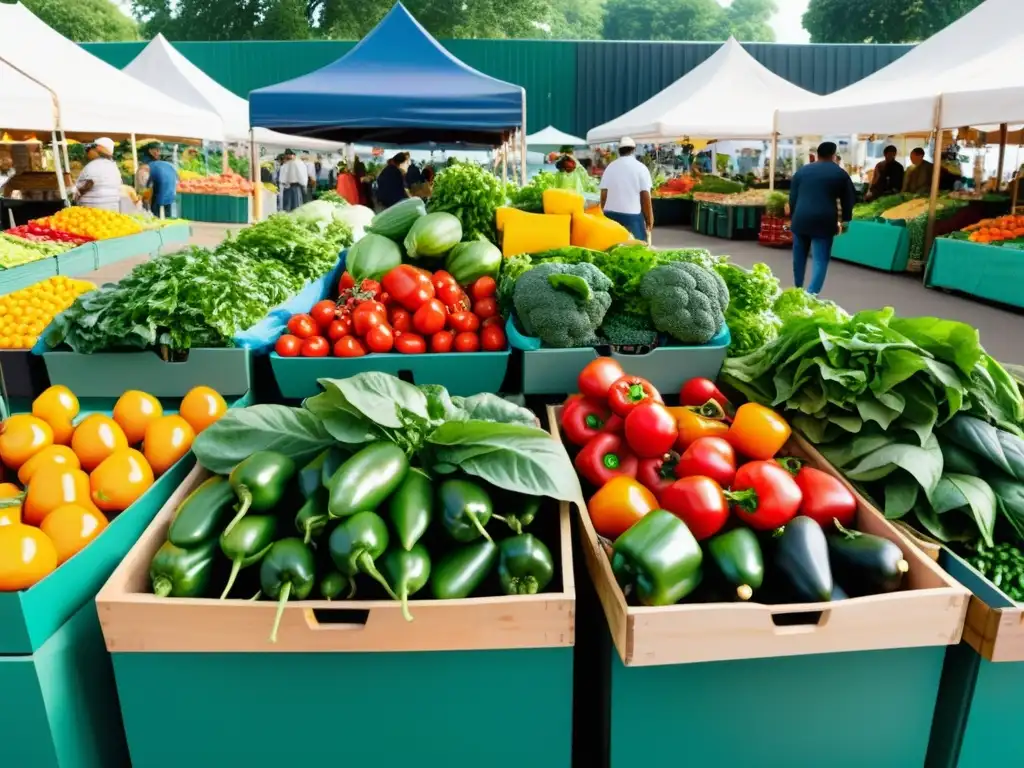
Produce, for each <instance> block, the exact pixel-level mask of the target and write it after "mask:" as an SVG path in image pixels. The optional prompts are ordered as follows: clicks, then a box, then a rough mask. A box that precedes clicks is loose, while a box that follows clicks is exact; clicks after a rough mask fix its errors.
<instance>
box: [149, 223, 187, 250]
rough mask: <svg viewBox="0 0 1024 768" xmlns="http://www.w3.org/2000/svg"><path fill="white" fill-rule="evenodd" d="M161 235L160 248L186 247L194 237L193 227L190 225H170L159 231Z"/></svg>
mask: <svg viewBox="0 0 1024 768" xmlns="http://www.w3.org/2000/svg"><path fill="white" fill-rule="evenodd" d="M157 232H158V233H159V234H160V246H161V247H163V248H166V247H167V246H169V245H184V244H185V243H187V242H188V241H189V238H191V237H192V227H191V226H189V225H188V224H168V225H167V226H166V227H161V228H160V229H158V230H157Z"/></svg>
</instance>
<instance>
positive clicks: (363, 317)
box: [352, 301, 388, 336]
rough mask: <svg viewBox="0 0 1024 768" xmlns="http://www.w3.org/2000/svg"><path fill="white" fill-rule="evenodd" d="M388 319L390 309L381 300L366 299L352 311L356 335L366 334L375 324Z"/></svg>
mask: <svg viewBox="0 0 1024 768" xmlns="http://www.w3.org/2000/svg"><path fill="white" fill-rule="evenodd" d="M387 321H388V311H387V310H386V309H385V308H384V305H383V304H381V303H380V302H379V301H364V302H363V303H362V304H359V305H358V306H356V308H355V309H354V310H353V311H352V327H353V328H354V329H355V332H356V336H365V335H366V334H367V332H369V330H370V329H371V328H373V326H375V325H380V324H381V323H386V322H387Z"/></svg>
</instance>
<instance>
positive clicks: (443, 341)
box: [430, 331, 455, 352]
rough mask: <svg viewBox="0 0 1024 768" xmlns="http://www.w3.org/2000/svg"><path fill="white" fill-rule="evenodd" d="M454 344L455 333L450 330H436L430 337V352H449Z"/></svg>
mask: <svg viewBox="0 0 1024 768" xmlns="http://www.w3.org/2000/svg"><path fill="white" fill-rule="evenodd" d="M454 344H455V334H454V333H452V332H451V331H438V332H437V333H435V334H434V335H433V336H431V337H430V351H431V352H451V351H452V345H454Z"/></svg>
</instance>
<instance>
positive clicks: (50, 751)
mask: <svg viewBox="0 0 1024 768" xmlns="http://www.w3.org/2000/svg"><path fill="white" fill-rule="evenodd" d="M0 691H3V694H2V695H0V765H3V766H9V768H127V766H128V765H129V762H128V748H127V744H126V743H125V737H124V727H123V726H122V724H121V714H120V708H119V705H118V701H117V690H116V688H115V686H114V676H113V669H112V667H111V663H110V656H109V655H108V654H107V649H106V647H105V646H104V644H103V633H102V631H101V630H100V624H99V621H98V619H97V617H96V606H95V605H93V603H92V601H89V602H88V603H86V604H85V605H83V606H82V607H81V608H79V609H78V611H77V612H76V613H75V614H74V615H73V616H72V617H71V618H70V619H69V620H68V621H67V622H65V623H64V624H63V625H62V626H61V627H60V628H59V629H58V630H57V631H56V632H55V633H54V634H53V635H52V636H51V637H50V638H49V639H48V640H47V641H46V642H45V643H43V644H42V645H41V646H40V647H39V648H38V649H37V650H36V652H35V653H33V654H31V655H26V656H4V655H0Z"/></svg>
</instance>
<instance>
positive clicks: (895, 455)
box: [845, 435, 942, 497]
mask: <svg viewBox="0 0 1024 768" xmlns="http://www.w3.org/2000/svg"><path fill="white" fill-rule="evenodd" d="M897 468H900V469H903V470H906V471H907V472H908V473H910V475H911V476H913V478H914V479H915V480H917V482H918V484H919V485H920V486H921V487H922V488H923V489H924V492H925V495H927V496H929V497H930V496H931V494H932V492H933V491H934V490H935V486H937V485H938V484H939V479H940V478H941V477H942V450H941V449H940V448H939V441H938V440H936V439H935V436H934V435H933V436H931V437H930V438H929V439H928V442H926V443H925V444H924V445H923V446H921V447H918V446H916V445H906V444H905V443H893V444H892V445H887V446H885V447H883V448H879V449H878V450H876V451H873V452H871V453H869V454H868V455H867V456H865V457H864V458H862V459H861V460H860V461H859V462H858V463H857V465H856V466H855V467H853V468H851V469H848V470H846V473H845V474H846V476H847V477H848V478H849V479H850V480H854V481H856V482H862V483H866V482H871V481H873V480H880V479H882V478H883V477H886V476H888V475H889V474H891V473H892V472H893V471H894V470H895V469H897Z"/></svg>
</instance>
